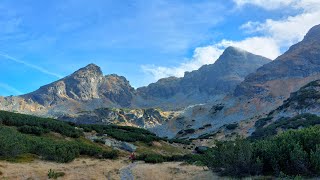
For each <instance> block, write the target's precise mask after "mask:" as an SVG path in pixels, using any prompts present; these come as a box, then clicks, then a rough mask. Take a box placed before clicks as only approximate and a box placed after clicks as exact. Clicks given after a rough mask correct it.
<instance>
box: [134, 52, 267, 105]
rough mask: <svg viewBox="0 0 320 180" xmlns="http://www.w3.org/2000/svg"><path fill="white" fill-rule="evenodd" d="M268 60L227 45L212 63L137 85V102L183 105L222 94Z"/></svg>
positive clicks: (214, 97) (215, 97)
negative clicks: (142, 85) (146, 84)
mask: <svg viewBox="0 0 320 180" xmlns="http://www.w3.org/2000/svg"><path fill="white" fill-rule="evenodd" d="M270 61H271V60H269V59H267V58H264V57H262V56H258V55H254V54H252V53H249V52H247V51H244V50H242V49H239V48H235V47H228V48H227V49H226V50H225V51H224V53H223V54H222V55H221V56H220V57H219V59H218V60H217V61H216V62H215V63H214V64H209V65H204V66H202V67H201V68H200V69H198V70H195V71H192V72H186V73H185V75H184V77H182V78H176V77H169V78H164V79H160V80H159V81H158V82H156V83H152V84H150V85H149V86H147V87H142V88H138V89H137V94H138V96H140V97H141V98H140V102H141V101H142V103H140V104H139V103H138V106H142V107H161V108H165V109H170V108H173V107H175V108H179V107H180V108H181V107H182V108H183V107H187V106H189V105H193V104H197V103H205V102H208V101H210V100H216V99H217V98H221V97H224V96H225V95H227V94H229V93H232V92H233V91H234V89H235V87H236V86H237V85H239V84H240V83H241V82H242V81H243V80H244V78H245V77H246V76H247V75H248V74H250V73H253V72H254V71H255V70H256V69H258V68H259V67H261V66H262V65H264V64H266V63H269V62H270Z"/></svg>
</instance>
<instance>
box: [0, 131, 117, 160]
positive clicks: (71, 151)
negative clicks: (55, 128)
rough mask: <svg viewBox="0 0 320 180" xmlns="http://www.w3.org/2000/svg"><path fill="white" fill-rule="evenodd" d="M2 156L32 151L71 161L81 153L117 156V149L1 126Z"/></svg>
mask: <svg viewBox="0 0 320 180" xmlns="http://www.w3.org/2000/svg"><path fill="white" fill-rule="evenodd" d="M0 144H1V146H0V157H4V158H14V157H18V156H20V155H22V154H26V153H30V154H35V155H38V156H40V157H41V158H42V159H44V160H50V161H55V162H62V163H65V162H70V161H72V160H74V159H75V158H76V157H79V156H80V155H87V156H91V157H97V158H115V157H116V156H117V153H116V152H115V151H110V152H109V151H106V150H104V149H103V148H102V147H100V146H98V145H95V144H90V143H87V142H84V141H83V140H81V139H70V140H64V139H59V140H58V139H52V138H50V137H39V136H32V135H28V134H21V133H20V132H18V131H17V130H15V129H13V128H9V127H4V126H0Z"/></svg>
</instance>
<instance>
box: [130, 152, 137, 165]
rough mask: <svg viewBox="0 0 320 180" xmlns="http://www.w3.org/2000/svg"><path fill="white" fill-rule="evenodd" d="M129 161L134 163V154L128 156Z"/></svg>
mask: <svg viewBox="0 0 320 180" xmlns="http://www.w3.org/2000/svg"><path fill="white" fill-rule="evenodd" d="M129 159H130V160H131V162H132V163H133V162H134V160H135V159H136V155H135V154H134V152H132V153H131V154H130V157H129Z"/></svg>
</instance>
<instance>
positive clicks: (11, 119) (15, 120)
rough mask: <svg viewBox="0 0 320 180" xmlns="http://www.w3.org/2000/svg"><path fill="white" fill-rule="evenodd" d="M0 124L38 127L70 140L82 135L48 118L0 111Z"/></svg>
mask: <svg viewBox="0 0 320 180" xmlns="http://www.w3.org/2000/svg"><path fill="white" fill-rule="evenodd" d="M0 122H2V124H4V125H6V126H15V127H22V126H32V127H38V128H41V129H45V130H50V131H53V132H57V133H60V134H62V135H65V136H68V137H72V138H78V137H80V136H82V135H83V133H82V132H81V131H79V130H77V129H76V128H75V127H73V126H71V125H70V124H68V123H66V122H63V121H59V120H55V119H50V118H40V117H36V116H30V115H24V114H19V113H12V112H7V111H0Z"/></svg>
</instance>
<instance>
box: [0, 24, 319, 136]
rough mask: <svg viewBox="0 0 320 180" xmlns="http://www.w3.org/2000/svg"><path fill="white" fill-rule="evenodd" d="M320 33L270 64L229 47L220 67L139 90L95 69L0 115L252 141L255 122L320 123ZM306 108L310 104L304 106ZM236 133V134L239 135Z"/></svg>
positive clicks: (13, 102)
mask: <svg viewBox="0 0 320 180" xmlns="http://www.w3.org/2000/svg"><path fill="white" fill-rule="evenodd" d="M319 80H320V25H317V26H314V27H313V28H312V29H310V31H309V32H308V33H307V34H306V35H305V37H304V39H303V40H302V41H301V42H299V43H297V44H295V45H293V46H292V47H290V48H289V50H288V51H287V52H285V53H284V54H282V55H281V56H279V57H278V58H276V59H275V60H270V59H268V58H265V57H262V56H258V55H254V54H252V53H250V52H247V51H245V50H242V49H239V48H236V47H228V48H226V49H225V51H224V52H223V54H222V55H221V56H220V57H219V59H217V60H216V61H215V63H214V64H208V65H204V66H202V67H201V68H199V69H198V70H195V71H192V72H185V74H184V76H183V77H181V78H177V77H169V78H164V79H160V80H159V81H157V82H155V83H152V84H150V85H148V86H146V87H141V88H138V89H134V88H133V87H132V86H131V85H130V83H129V81H128V80H127V79H126V78H125V77H122V76H118V75H116V74H110V75H103V73H102V71H101V69H100V68H99V67H98V66H97V65H95V64H89V65H87V66H86V67H83V68H81V69H79V70H77V71H75V72H74V73H73V74H71V75H69V76H67V77H65V78H62V79H60V80H57V81H55V82H53V83H51V84H48V85H44V86H42V87H40V88H39V89H38V90H35V91H34V92H30V93H28V94H24V95H20V96H9V97H0V109H1V110H5V111H11V112H19V113H24V114H30V115H36V116H41V117H50V118H57V119H59V120H64V121H71V122H74V123H77V124H108V125H109V124H115V125H125V126H135V127H142V128H146V129H148V130H150V131H152V132H154V133H156V134H157V135H159V136H162V137H170V138H173V137H175V138H198V137H203V136H205V135H209V136H210V135H214V134H215V135H217V134H219V133H220V134H221V132H223V131H225V132H226V133H224V135H223V136H219V138H225V137H226V136H227V135H228V132H230V133H229V135H230V134H232V135H230V136H236V135H243V136H245V137H246V136H250V135H251V134H252V133H254V132H255V130H256V129H257V127H256V126H255V123H256V122H260V121H259V120H261V119H262V118H268V119H269V120H268V123H272V122H276V121H278V120H279V119H283V118H293V117H295V116H297V115H301V114H305V113H309V114H316V115H319V110H320V109H319V108H320V106H319V91H320V89H319ZM301 102H303V103H301ZM232 126H233V127H232Z"/></svg>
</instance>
